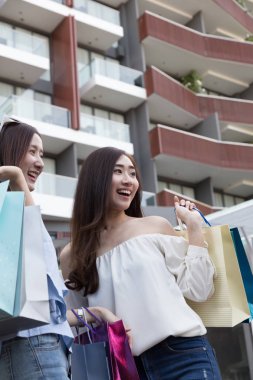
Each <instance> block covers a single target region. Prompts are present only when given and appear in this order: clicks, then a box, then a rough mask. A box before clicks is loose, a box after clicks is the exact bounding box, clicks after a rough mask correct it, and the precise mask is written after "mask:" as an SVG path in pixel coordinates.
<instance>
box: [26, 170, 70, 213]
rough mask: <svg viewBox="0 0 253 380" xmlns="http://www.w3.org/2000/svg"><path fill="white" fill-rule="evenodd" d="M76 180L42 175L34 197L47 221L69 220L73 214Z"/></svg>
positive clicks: (47, 174) (53, 175)
mask: <svg viewBox="0 0 253 380" xmlns="http://www.w3.org/2000/svg"><path fill="white" fill-rule="evenodd" d="M76 184H77V179H76V178H71V177H66V176H61V175H57V174H51V173H42V174H41V175H40V176H39V178H38V181H37V183H36V191H35V192H34V193H33V197H34V200H35V203H36V204H39V205H40V207H41V213H42V215H43V217H45V218H46V219H47V220H50V219H52V220H69V219H70V217H71V213H72V206H73V198H74V194H75V188H76Z"/></svg>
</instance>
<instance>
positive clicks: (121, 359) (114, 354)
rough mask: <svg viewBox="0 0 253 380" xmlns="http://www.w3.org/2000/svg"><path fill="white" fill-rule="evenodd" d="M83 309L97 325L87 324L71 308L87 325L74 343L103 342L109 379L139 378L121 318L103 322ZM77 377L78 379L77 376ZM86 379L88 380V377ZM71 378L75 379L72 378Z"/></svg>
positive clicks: (125, 379)
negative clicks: (85, 330)
mask: <svg viewBox="0 0 253 380" xmlns="http://www.w3.org/2000/svg"><path fill="white" fill-rule="evenodd" d="M85 310H86V311H87V312H88V313H90V314H91V315H92V316H93V318H94V319H95V320H96V321H97V326H96V327H91V326H89V325H88V324H87V323H86V322H84V321H83V320H82V319H80V317H78V316H77V314H76V313H75V312H74V310H73V309H72V311H73V312H74V314H75V315H76V317H77V318H78V319H79V320H81V322H82V323H83V325H85V326H86V327H88V331H87V332H86V333H83V334H81V335H80V336H78V337H76V338H75V341H74V342H75V343H74V345H75V344H77V343H79V344H82V345H84V346H86V347H88V346H90V345H93V344H96V343H104V344H105V355H106V358H107V363H108V368H109V374H110V377H109V379H110V380H140V379H139V375H138V372H137V369H136V365H135V361H134V358H133V356H132V353H131V349H130V347H129V343H128V338H127V335H126V332H125V328H124V325H123V322H122V320H119V321H116V322H114V323H108V322H104V321H102V320H101V319H99V318H98V317H97V316H96V315H94V314H93V313H92V312H91V311H90V310H89V309H88V308H85ZM93 360H94V359H93ZM72 371H73V369H72ZM74 373H75V369H74ZM74 373H73V374H74ZM77 379H78V380H79V378H77ZM87 379H89V380H90V378H89V377H88V378H87ZM99 379H100V378H99ZM73 380H76V379H75V378H73Z"/></svg>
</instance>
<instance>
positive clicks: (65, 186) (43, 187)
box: [36, 172, 77, 198]
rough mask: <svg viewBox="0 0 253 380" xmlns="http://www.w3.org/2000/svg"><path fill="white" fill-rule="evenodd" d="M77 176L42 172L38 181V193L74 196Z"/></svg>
mask: <svg viewBox="0 0 253 380" xmlns="http://www.w3.org/2000/svg"><path fill="white" fill-rule="evenodd" d="M76 184H77V178H72V177H66V176H62V175H57V174H52V173H45V172H44V173H42V174H41V175H40V176H39V178H38V181H37V183H36V193H41V194H46V195H54V196H58V197H64V198H74V194H75V189H76Z"/></svg>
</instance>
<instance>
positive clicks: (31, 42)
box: [0, 22, 49, 58]
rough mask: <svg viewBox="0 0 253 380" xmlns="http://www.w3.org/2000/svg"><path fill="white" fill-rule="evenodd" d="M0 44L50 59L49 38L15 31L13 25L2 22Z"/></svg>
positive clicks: (18, 30)
mask: <svg viewBox="0 0 253 380" xmlns="http://www.w3.org/2000/svg"><path fill="white" fill-rule="evenodd" d="M0 30H1V36H0V44H2V45H6V46H10V47H13V48H16V49H20V50H23V51H26V52H28V53H32V54H35V55H39V56H42V57H45V58H49V41H48V38H47V37H44V36H39V35H38V34H33V33H31V32H29V31H25V30H21V29H14V28H13V27H12V25H10V24H7V23H5V22H0Z"/></svg>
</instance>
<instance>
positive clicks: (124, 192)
mask: <svg viewBox="0 0 253 380" xmlns="http://www.w3.org/2000/svg"><path fill="white" fill-rule="evenodd" d="M138 188H139V182H138V180H137V178H136V170H135V167H134V165H133V163H132V161H131V160H130V158H128V157H127V156H125V155H122V156H120V158H119V159H118V160H117V162H116V164H115V166H114V169H113V174H112V183H111V196H110V203H109V208H110V209H117V210H119V211H120V210H127V209H128V208H129V206H130V204H131V202H132V200H133V199H134V196H135V194H136V191H137V190H138Z"/></svg>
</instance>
